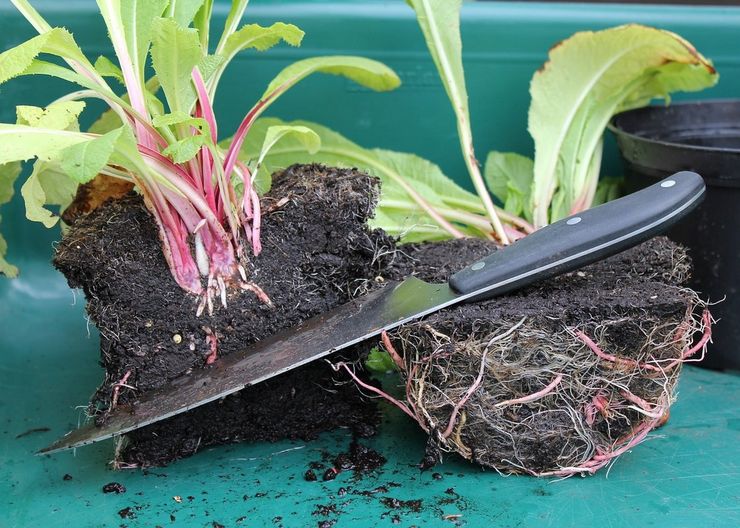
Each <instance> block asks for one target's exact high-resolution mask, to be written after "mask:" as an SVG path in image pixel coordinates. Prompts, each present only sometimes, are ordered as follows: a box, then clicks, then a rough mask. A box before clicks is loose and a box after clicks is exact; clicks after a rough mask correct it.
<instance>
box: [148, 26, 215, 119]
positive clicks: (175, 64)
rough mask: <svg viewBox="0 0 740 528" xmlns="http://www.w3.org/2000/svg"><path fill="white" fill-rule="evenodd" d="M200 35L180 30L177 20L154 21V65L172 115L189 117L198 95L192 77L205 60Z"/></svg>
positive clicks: (181, 28) (187, 30) (195, 32)
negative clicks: (178, 113)
mask: <svg viewBox="0 0 740 528" xmlns="http://www.w3.org/2000/svg"><path fill="white" fill-rule="evenodd" d="M202 55H203V53H202V50H201V47H200V40H199V39H198V32H197V31H196V30H195V29H192V28H184V27H182V26H180V25H179V24H178V23H177V22H176V21H175V20H174V19H171V18H158V19H156V20H155V21H154V25H153V37H152V51H151V56H152V64H153V66H154V71H156V72H157V78H158V79H159V83H160V84H161V86H162V90H163V91H164V95H165V97H166V98H167V104H168V105H169V108H170V112H178V111H181V112H185V113H189V109H190V106H191V105H192V104H193V103H194V102H195V99H196V94H195V89H194V88H193V85H192V81H191V75H192V72H193V68H195V67H196V66H198V64H199V63H200V62H201V58H202Z"/></svg>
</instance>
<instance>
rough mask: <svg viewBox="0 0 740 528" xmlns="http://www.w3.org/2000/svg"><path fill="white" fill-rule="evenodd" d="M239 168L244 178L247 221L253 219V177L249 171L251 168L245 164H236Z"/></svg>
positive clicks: (243, 206) (244, 203)
mask: <svg viewBox="0 0 740 528" xmlns="http://www.w3.org/2000/svg"><path fill="white" fill-rule="evenodd" d="M236 165H237V167H239V172H240V174H241V177H242V183H243V184H244V191H243V193H242V208H243V209H244V214H245V215H246V216H247V219H251V218H252V200H251V195H252V175H251V173H250V171H249V167H247V166H246V165H245V164H244V163H242V162H241V161H239V160H237V162H236Z"/></svg>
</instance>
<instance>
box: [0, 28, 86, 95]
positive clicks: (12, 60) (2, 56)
mask: <svg viewBox="0 0 740 528" xmlns="http://www.w3.org/2000/svg"><path fill="white" fill-rule="evenodd" d="M41 53H49V54H52V55H56V56H58V57H62V58H65V59H70V60H74V61H77V62H80V63H82V64H84V65H86V66H89V67H90V68H92V65H91V64H90V63H89V61H88V60H87V59H86V58H85V56H84V54H83V53H82V51H81V50H80V48H79V46H78V45H77V43H76V42H75V40H74V37H72V34H71V33H70V32H69V31H67V30H66V29H62V28H54V29H52V30H50V31H47V32H45V33H42V34H40V35H37V36H35V37H33V38H31V39H29V40H27V41H26V42H24V43H22V44H19V45H18V46H16V47H14V48H11V49H9V50H7V51H5V52H3V53H0V84H1V83H4V82H6V81H8V80H10V79H12V78H14V77H17V76H19V75H23V74H25V73H26V70H27V69H28V68H29V67H30V66H31V64H32V63H33V61H34V59H36V58H37V57H38V56H39V54H41Z"/></svg>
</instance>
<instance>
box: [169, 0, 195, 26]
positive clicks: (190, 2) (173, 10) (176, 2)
mask: <svg viewBox="0 0 740 528" xmlns="http://www.w3.org/2000/svg"><path fill="white" fill-rule="evenodd" d="M201 7H203V0H170V3H169V5H168V6H167V11H166V12H165V15H166V16H167V17H171V18H174V19H175V20H176V21H177V23H178V24H180V25H181V26H182V27H188V26H189V25H190V23H191V22H192V21H193V18H195V15H196V13H198V11H199V10H200V9H201Z"/></svg>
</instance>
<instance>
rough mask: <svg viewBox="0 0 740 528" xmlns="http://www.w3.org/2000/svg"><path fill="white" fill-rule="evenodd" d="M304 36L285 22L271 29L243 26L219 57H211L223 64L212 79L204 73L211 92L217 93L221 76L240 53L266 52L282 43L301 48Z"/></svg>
mask: <svg viewBox="0 0 740 528" xmlns="http://www.w3.org/2000/svg"><path fill="white" fill-rule="evenodd" d="M303 35H304V33H303V31H301V30H300V29H298V28H297V27H296V26H294V25H293V24H284V23H283V22H276V23H275V24H273V25H272V26H270V27H263V26H260V25H259V24H249V25H246V26H243V27H242V28H241V29H240V30H239V31H237V32H235V33H233V34H232V35H231V36H230V37H229V38H227V39H226V42H225V43H224V46H223V48H222V49H221V51H220V52H219V53H218V55H215V56H209V58H210V57H218V58H220V59H221V62H220V63H219V64H218V65H217V68H215V69H214V70H213V71H212V72H210V73H212V74H213V76H212V77H211V75H210V74H207V73H206V72H204V71H202V72H201V73H203V78H204V79H209V80H210V83H209V87H210V91H211V93H215V88H216V86H217V85H218V82H219V80H220V78H221V75H222V74H223V72H224V70H225V69H226V67H227V66H228V65H229V63H230V62H231V61H232V59H233V58H234V57H235V56H236V55H237V54H238V53H239V52H240V51H243V50H246V49H256V50H258V51H265V50H267V49H269V48H271V47H273V46H275V45H276V44H278V43H279V42H280V41H283V42H286V43H288V44H290V45H291V46H300V44H301V40H302V39H303Z"/></svg>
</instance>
